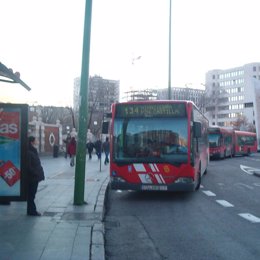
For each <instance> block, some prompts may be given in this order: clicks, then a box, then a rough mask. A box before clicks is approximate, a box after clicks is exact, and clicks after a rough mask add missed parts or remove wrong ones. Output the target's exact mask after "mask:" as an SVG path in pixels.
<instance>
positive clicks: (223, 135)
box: [208, 126, 235, 159]
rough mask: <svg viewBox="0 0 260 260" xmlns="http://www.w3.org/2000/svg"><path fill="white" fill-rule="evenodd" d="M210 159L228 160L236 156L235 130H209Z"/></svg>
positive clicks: (217, 128)
mask: <svg viewBox="0 0 260 260" xmlns="http://www.w3.org/2000/svg"><path fill="white" fill-rule="evenodd" d="M208 136H209V154H210V158H222V159H224V158H226V157H232V156H233V155H234V141H235V135H234V130H233V129H228V128H224V127H219V126H211V127H209V128H208Z"/></svg>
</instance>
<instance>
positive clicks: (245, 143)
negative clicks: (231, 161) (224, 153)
mask: <svg viewBox="0 0 260 260" xmlns="http://www.w3.org/2000/svg"><path fill="white" fill-rule="evenodd" d="M234 133H235V143H234V146H235V155H250V154H251V153H256V152H257V139H256V133H253V132H245V131H234Z"/></svg>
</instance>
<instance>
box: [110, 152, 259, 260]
mask: <svg viewBox="0 0 260 260" xmlns="http://www.w3.org/2000/svg"><path fill="white" fill-rule="evenodd" d="M242 166H246V167H247V168H243V167H242ZM253 168H260V154H255V155H252V156H250V157H236V158H232V159H226V160H218V161H211V162H210V167H209V169H208V174H207V175H206V176H205V177H204V178H203V181H202V184H203V185H202V186H203V187H202V188H201V190H199V191H198V192H194V193H158V192H127V191H123V192H118V191H109V193H108V203H107V213H106V217H105V228H106V229H105V230H106V233H105V239H106V255H107V259H108V260H119V259H120V260H122V259H123V260H124V259H128V260H129V259H133V260H138V259H140V260H141V259H145V258H149V259H156V260H157V259H158V260H159V259H160V260H161V259H178V260H179V259H185V260H186V259H234V260H237V259H241V260H242V259H243V260H244V259H250V260H251V259H259V257H260V240H259V231H260V200H259V194H260V178H259V177H257V176H255V175H254V174H250V169H251V170H252V169H253ZM243 169H247V171H248V172H249V173H247V172H245V171H244V170H243Z"/></svg>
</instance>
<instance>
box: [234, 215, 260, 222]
mask: <svg viewBox="0 0 260 260" xmlns="http://www.w3.org/2000/svg"><path fill="white" fill-rule="evenodd" d="M238 215H239V216H240V217H242V218H244V219H246V220H249V221H250V222H252V223H260V218H258V217H256V216H254V215H252V214H250V213H240V214H238Z"/></svg>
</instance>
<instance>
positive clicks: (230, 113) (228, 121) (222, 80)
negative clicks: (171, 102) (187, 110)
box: [205, 62, 260, 144]
mask: <svg viewBox="0 0 260 260" xmlns="http://www.w3.org/2000/svg"><path fill="white" fill-rule="evenodd" d="M205 85H206V96H207V103H206V116H207V117H208V119H209V122H210V124H211V125H219V126H226V127H234V126H236V125H237V121H238V119H239V118H244V119H245V124H242V125H240V130H253V129H255V130H256V133H257V138H258V144H259V136H260V133H259V131H260V118H259V117H260V62H258V63H250V64H246V65H243V66H241V67H235V68H230V69H225V70H221V69H215V70H211V71H208V72H207V74H206V84H205Z"/></svg>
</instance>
